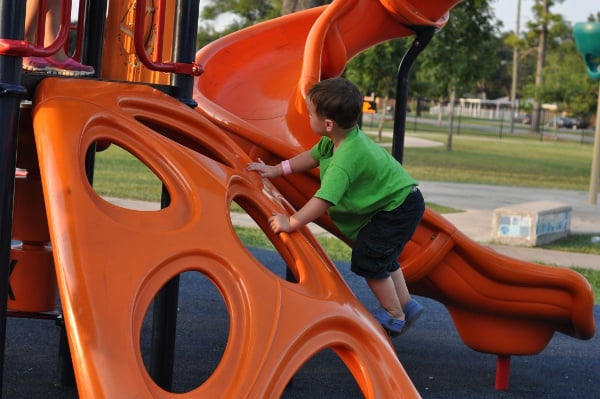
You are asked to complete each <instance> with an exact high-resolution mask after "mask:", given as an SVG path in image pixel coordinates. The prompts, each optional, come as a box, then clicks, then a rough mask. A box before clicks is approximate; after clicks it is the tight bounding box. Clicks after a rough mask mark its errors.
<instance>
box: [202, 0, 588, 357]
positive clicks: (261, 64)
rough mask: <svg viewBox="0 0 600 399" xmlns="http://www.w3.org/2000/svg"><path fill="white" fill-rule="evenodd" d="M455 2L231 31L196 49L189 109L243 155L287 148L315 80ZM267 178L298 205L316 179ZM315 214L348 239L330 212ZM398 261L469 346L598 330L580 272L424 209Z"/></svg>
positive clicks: (516, 347)
mask: <svg viewBox="0 0 600 399" xmlns="http://www.w3.org/2000/svg"><path fill="white" fill-rule="evenodd" d="M456 3H457V1H451V0H449V1H433V2H419V1H406V0H396V1H392V0H382V1H381V2H380V1H378V0H348V1H347V0H336V1H334V2H333V3H332V4H331V5H330V6H327V7H322V8H315V9H310V10H306V11H302V12H298V13H295V14H291V15H289V16H285V17H281V18H278V19H275V20H272V21H267V22H265V23H262V24H259V25H256V26H253V27H250V28H247V29H245V30H241V31H238V32H235V33H233V34H231V35H228V36H226V37H224V38H222V39H219V40H217V41H215V42H213V43H211V44H209V45H208V46H206V47H205V48H203V49H201V50H200V51H199V52H198V53H197V57H196V61H197V62H198V63H200V64H201V65H202V66H203V67H204V70H205V72H204V74H203V75H201V76H199V77H197V78H196V83H195V92H194V96H195V99H196V100H197V102H198V104H199V106H198V108H197V111H198V112H199V113H201V114H202V115H204V116H205V117H207V118H208V119H210V120H211V121H213V122H214V123H215V124H216V125H218V126H220V127H221V128H222V129H224V130H226V131H227V132H228V133H229V134H230V135H231V137H233V138H234V139H235V140H236V141H237V142H238V143H239V144H240V145H241V146H242V147H243V148H244V149H245V151H246V152H247V153H248V154H249V156H250V157H251V158H253V159H256V158H258V157H260V158H262V159H263V160H265V162H267V163H276V162H279V161H281V160H283V159H287V158H290V157H292V156H293V155H295V154H297V153H299V152H301V151H303V150H305V149H307V148H309V147H310V146H311V145H313V144H314V143H315V142H316V140H317V137H316V135H314V134H313V133H312V131H311V130H310V127H309V124H308V117H307V115H306V112H305V108H304V107H305V105H304V94H305V93H306V91H307V89H308V88H309V87H310V86H311V85H312V84H314V83H315V82H317V81H318V80H320V79H324V78H328V77H333V76H338V75H339V74H341V73H342V72H343V69H344V67H345V65H346V63H347V61H348V60H349V59H351V58H352V57H353V56H354V55H355V54H356V53H358V52H359V51H361V50H363V49H366V48H368V47H371V46H373V45H375V44H377V43H379V42H381V41H383V40H387V39H391V38H394V37H401V36H408V35H411V34H412V31H411V30H410V29H408V28H407V27H410V26H411V25H429V26H437V27H443V25H444V24H445V22H446V20H447V18H448V11H449V10H450V9H451V8H452V7H453V6H454V5H455V4H456ZM366 16H368V17H366ZM273 182H274V184H275V185H276V186H277V188H278V189H279V190H280V191H281V192H282V194H283V195H284V196H285V197H286V199H288V200H289V201H290V202H291V203H292V204H293V205H294V206H295V207H301V206H302V205H303V204H304V202H305V201H306V200H307V199H308V198H310V196H311V195H312V193H313V192H314V191H315V190H316V188H317V187H318V174H316V173H311V174H305V175H301V176H295V175H292V176H288V177H286V178H278V179H275V180H274V181H273ZM318 222H319V223H320V224H321V225H323V226H325V227H326V228H327V229H329V230H330V231H332V232H334V233H336V234H338V236H340V237H341V238H342V239H345V238H344V237H342V236H341V235H340V234H339V232H337V230H336V229H335V227H334V226H333V225H332V224H331V222H330V221H329V220H328V219H326V218H323V219H321V220H319V221H318ZM346 241H347V240H346ZM349 244H351V243H350V242H349ZM402 265H403V271H404V273H405V276H406V279H407V281H408V282H409V285H410V288H411V289H412V292H414V293H417V294H421V295H424V296H428V297H431V298H434V299H436V300H438V301H440V302H442V303H443V304H444V305H445V306H446V307H447V309H448V310H449V312H450V314H451V316H452V318H453V321H454V323H455V325H456V328H457V330H458V332H459V333H460V336H461V338H462V339H463V341H464V342H465V344H466V345H468V346H469V347H471V348H473V349H475V350H477V351H481V352H487V353H492V354H498V355H514V354H519V355H525V354H535V353H538V352H539V351H541V350H542V349H543V348H544V347H545V346H546V345H547V343H548V342H549V340H550V339H551V337H552V335H553V334H554V332H555V331H559V332H562V333H565V334H568V335H571V336H573V337H576V338H580V339H589V338H591V337H592V336H593V335H594V332H595V325H594V319H593V312H592V309H593V295H592V291H591V287H590V285H589V283H588V282H587V281H586V280H585V279H584V278H583V277H582V276H581V275H579V274H578V273H575V272H573V271H571V270H566V269H561V268H553V267H545V266H540V265H536V264H531V263H527V262H522V261H519V260H515V259H511V258H508V257H506V256H503V255H500V254H498V253H496V252H494V251H492V250H490V249H488V248H486V247H483V246H480V245H478V244H477V243H475V242H473V241H472V240H470V239H469V238H468V237H466V236H465V235H464V234H462V233H460V232H459V231H457V230H456V228H455V227H454V226H452V225H451V224H450V223H449V222H447V221H446V220H445V219H444V218H443V217H441V216H439V215H437V214H436V213H435V212H433V211H431V210H430V209H427V211H426V213H425V217H424V220H423V222H422V223H421V226H420V227H419V229H418V230H417V232H416V233H415V236H414V237H413V240H412V241H411V243H410V245H408V246H407V248H406V250H405V251H404V254H403V255H402Z"/></svg>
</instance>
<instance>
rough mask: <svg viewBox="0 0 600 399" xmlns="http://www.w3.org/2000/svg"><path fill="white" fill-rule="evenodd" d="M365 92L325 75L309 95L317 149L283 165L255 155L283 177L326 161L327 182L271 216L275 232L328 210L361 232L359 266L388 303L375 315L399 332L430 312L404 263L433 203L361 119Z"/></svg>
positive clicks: (349, 229)
mask: <svg viewBox="0 0 600 399" xmlns="http://www.w3.org/2000/svg"><path fill="white" fill-rule="evenodd" d="M362 103H363V96H362V94H361V93H360V91H359V90H358V88H357V87H356V86H355V85H354V84H352V83H350V82H349V81H347V80H346V79H343V78H333V79H327V80H323V81H321V82H319V83H317V84H316V85H314V86H313V87H312V88H311V89H310V91H309V93H308V95H307V107H308V113H309V117H310V126H311V128H312V129H313V130H314V132H315V133H316V134H318V135H319V136H321V139H320V140H319V142H318V143H317V144H316V145H315V146H314V147H313V148H312V149H310V150H308V151H305V152H303V153H301V154H298V155H296V156H295V157H293V158H291V159H289V160H286V161H283V162H281V163H280V164H278V165H273V166H270V165H266V164H264V163H263V162H262V161H261V162H251V163H250V164H249V165H248V170H250V171H257V172H258V173H259V174H260V175H261V176H263V177H277V176H280V175H288V174H290V173H292V172H303V171H307V170H309V169H311V168H314V167H317V166H319V167H320V176H321V186H320V188H319V189H318V190H317V192H316V193H315V194H314V196H313V197H312V198H311V199H310V200H308V202H307V203H306V204H305V205H304V206H303V207H302V208H301V209H300V210H298V211H297V212H296V213H294V214H293V215H292V216H290V217H288V216H287V215H283V214H276V215H274V216H272V217H271V218H269V225H270V227H271V229H273V232H275V233H279V232H282V231H283V232H292V231H295V230H297V229H299V228H300V227H302V226H304V225H306V224H307V223H310V222H312V221H314V220H315V219H317V218H318V217H319V216H321V215H322V214H323V213H324V212H328V214H329V216H330V217H331V219H332V220H333V222H334V223H335V224H336V226H337V227H338V228H339V229H340V231H341V232H342V233H344V234H345V235H346V236H347V237H348V238H350V239H352V240H354V245H353V249H352V259H351V270H352V271H353V272H354V273H356V274H358V275H360V276H362V277H364V278H365V279H366V281H367V284H368V286H369V288H370V289H371V291H372V292H373V294H374V295H375V297H376V298H377V300H378V301H379V303H380V305H381V307H380V308H378V309H377V310H375V311H374V312H373V316H374V317H375V318H376V319H377V321H378V322H379V323H381V325H382V326H383V327H384V328H385V329H386V330H387V331H388V333H389V334H390V335H391V336H396V335H399V334H401V333H403V332H404V331H405V330H406V329H407V328H408V327H409V326H410V325H411V324H412V323H413V322H414V321H416V319H417V318H418V317H419V316H420V315H421V313H422V312H423V307H422V306H421V305H420V304H419V303H418V302H417V301H416V300H414V299H411V297H410V294H409V292H408V288H407V286H406V282H405V280H404V276H403V274H402V270H401V269H400V265H399V264H398V257H399V255H400V253H401V252H402V249H403V248H404V246H405V244H406V243H407V242H408V241H409V240H410V238H411V236H412V234H413V233H414V231H415V229H416V228H417V225H418V224H419V222H420V221H421V218H422V216H423V212H424V211H425V202H424V200H423V196H422V195H421V193H420V191H419V190H418V189H417V187H416V186H417V181H416V180H414V179H413V178H412V177H410V176H409V175H408V173H406V171H405V170H404V168H403V167H402V165H400V163H399V162H398V161H396V159H394V158H393V157H392V156H391V155H390V154H389V153H388V152H387V151H386V150H385V149H383V148H382V147H381V146H379V145H378V144H377V143H375V142H374V141H373V140H371V139H370V138H369V137H367V136H366V135H365V134H364V133H363V132H362V131H361V130H360V129H359V128H358V125H357V121H358V118H359V117H360V113H361V110H362Z"/></svg>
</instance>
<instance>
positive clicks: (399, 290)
mask: <svg viewBox="0 0 600 399" xmlns="http://www.w3.org/2000/svg"><path fill="white" fill-rule="evenodd" d="M390 275H391V277H392V281H393V282H394V288H395V290H396V295H397V297H398V301H400V303H401V304H402V309H404V307H405V306H406V304H407V303H408V301H410V293H409V292H408V287H407V286H406V280H404V274H402V269H398V270H396V271H395V272H392V273H390Z"/></svg>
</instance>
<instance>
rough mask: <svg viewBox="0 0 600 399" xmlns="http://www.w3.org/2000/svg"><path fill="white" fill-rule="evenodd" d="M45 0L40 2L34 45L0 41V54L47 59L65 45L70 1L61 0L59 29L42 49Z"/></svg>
mask: <svg viewBox="0 0 600 399" xmlns="http://www.w3.org/2000/svg"><path fill="white" fill-rule="evenodd" d="M45 11H47V9H46V0H40V7H39V16H38V24H37V31H36V37H35V43H30V42H28V41H26V40H16V39H0V54H1V55H13V56H21V57H29V56H37V57H49V56H51V55H52V54H54V53H56V52H57V51H58V50H59V49H60V48H61V47H62V46H64V45H65V43H66V42H67V40H68V38H69V30H70V23H69V19H70V17H71V0H63V2H62V10H61V18H60V22H61V23H60V29H59V30H58V35H57V36H56V39H55V40H54V41H53V42H52V44H50V45H49V46H48V47H44V26H45V22H46V12H45Z"/></svg>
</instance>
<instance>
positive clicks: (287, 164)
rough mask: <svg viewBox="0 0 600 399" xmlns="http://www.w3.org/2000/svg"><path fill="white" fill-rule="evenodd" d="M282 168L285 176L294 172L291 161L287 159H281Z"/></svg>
mask: <svg viewBox="0 0 600 399" xmlns="http://www.w3.org/2000/svg"><path fill="white" fill-rule="evenodd" d="M281 169H282V170H283V175H284V176H287V175H290V174H292V167H291V166H290V161H289V160H287V159H286V160H285V161H281Z"/></svg>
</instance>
